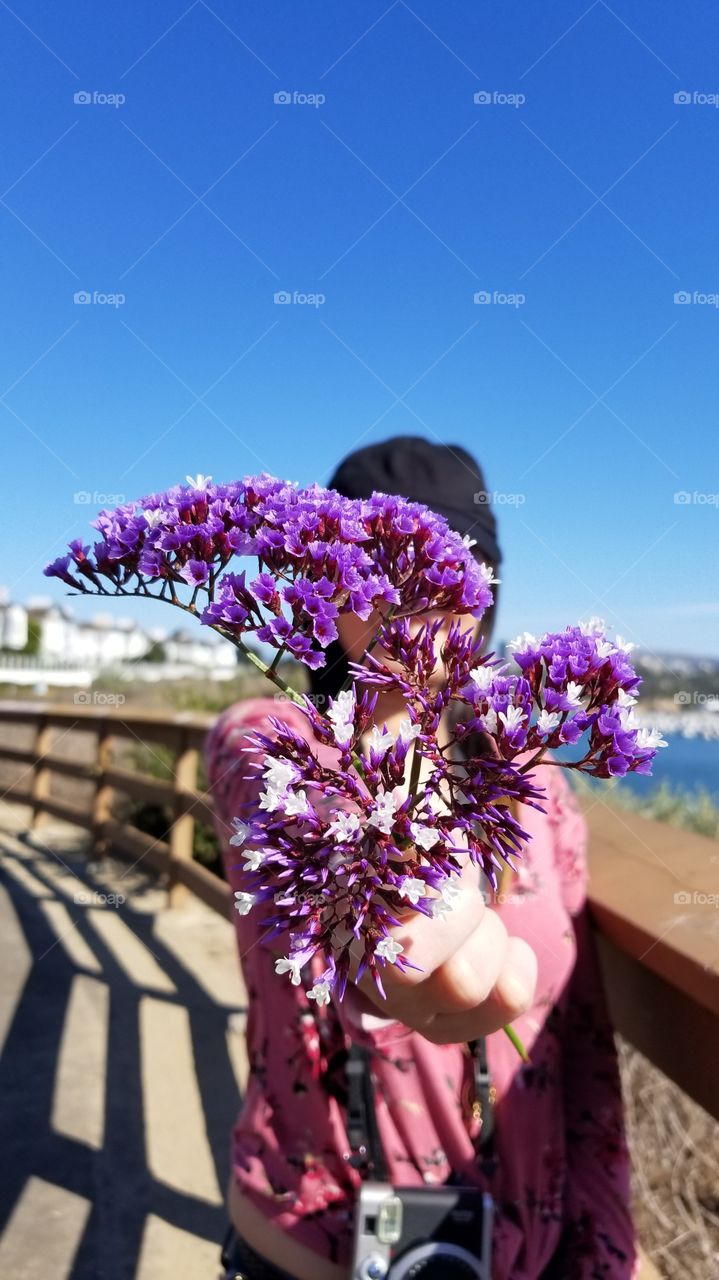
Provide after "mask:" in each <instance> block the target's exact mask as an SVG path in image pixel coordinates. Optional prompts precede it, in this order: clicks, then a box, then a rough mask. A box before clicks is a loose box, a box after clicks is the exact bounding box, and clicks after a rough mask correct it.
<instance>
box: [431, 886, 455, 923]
mask: <svg viewBox="0 0 719 1280" xmlns="http://www.w3.org/2000/svg"><path fill="white" fill-rule="evenodd" d="M459 896H460V892H459V889H458V887H457V885H456V884H455V883H454V881H453V880H445V882H444V884H443V885H442V888H441V889H440V892H439V897H438V898H435V900H434V902H433V903H432V915H433V916H434V918H435V920H444V919H445V917H446V916H448V915H449V913H450V911H452V910H453V909H454V905H455V903H456V901H457V899H458V898H459Z"/></svg>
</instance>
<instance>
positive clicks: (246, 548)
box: [45, 475, 492, 667]
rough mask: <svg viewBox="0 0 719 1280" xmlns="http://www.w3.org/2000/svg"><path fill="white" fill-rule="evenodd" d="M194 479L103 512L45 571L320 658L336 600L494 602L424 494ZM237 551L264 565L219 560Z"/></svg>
mask: <svg viewBox="0 0 719 1280" xmlns="http://www.w3.org/2000/svg"><path fill="white" fill-rule="evenodd" d="M188 481H189V482H190V483H189V485H188V486H181V485H176V486H174V487H173V488H171V489H169V490H168V491H167V492H166V493H162V494H151V495H150V496H149V497H145V498H140V499H138V500H137V501H136V502H129V503H123V505H122V506H119V507H116V508H115V509H114V510H113V511H102V512H100V515H99V516H98V517H97V519H96V520H95V521H94V522H93V524H94V527H95V528H96V529H97V530H98V531H99V534H100V539H99V541H97V542H95V544H94V546H93V548H92V550H91V548H90V546H89V545H87V546H86V545H84V544H83V543H82V542H81V541H79V540H75V541H73V542H71V543H70V544H69V546H70V550H69V554H67V555H64V556H61V557H60V558H59V559H58V560H55V561H54V562H53V563H52V564H50V565H48V566H47V568H46V569H45V573H46V574H47V575H48V576H51V577H58V578H61V579H62V580H63V581H64V582H66V583H68V585H69V586H71V587H73V588H74V589H75V590H76V591H81V592H83V593H85V594H100V595H107V594H110V595H127V594H141V595H155V596H156V597H157V598H159V599H166V600H168V601H169V602H170V603H172V604H176V605H180V607H184V608H186V609H189V610H190V611H191V612H193V613H197V614H199V616H200V620H201V622H203V623H204V624H205V625H207V626H212V627H214V629H215V630H217V631H219V632H220V633H221V634H222V635H224V636H226V637H227V638H229V639H231V640H233V641H238V640H242V638H243V637H246V636H248V635H255V636H257V638H258V640H260V641H262V642H264V643H266V644H268V645H271V646H272V647H273V648H274V649H276V650H277V651H278V652H279V653H283V652H286V653H288V654H291V655H292V657H294V658H296V659H299V661H301V662H303V663H305V664H306V665H307V666H309V667H319V666H324V664H325V653H324V651H325V649H326V648H327V645H328V644H330V642H331V641H333V640H334V639H336V637H337V625H336V619H337V617H338V615H339V614H340V613H345V612H351V613H354V614H357V615H358V616H359V617H360V618H363V619H365V620H366V619H367V618H369V617H370V615H371V614H372V612H373V610H378V611H379V612H381V613H385V614H386V613H387V612H388V611H389V610H390V609H391V611H392V613H393V615H394V616H396V617H409V616H412V615H417V614H421V613H424V612H426V611H427V610H430V609H432V610H442V611H445V612H449V613H454V614H462V613H472V614H474V615H476V616H480V615H481V614H482V612H483V611H484V610H485V609H486V608H487V607H488V605H490V604H491V602H492V592H491V589H490V584H491V581H492V574H491V570H490V569H488V568H486V567H485V566H483V565H479V564H478V563H477V561H476V560H475V558H474V556H473V555H472V553H471V550H470V548H469V546H468V545H467V543H466V542H464V541H463V540H462V538H460V537H459V535H458V534H456V533H453V532H452V531H451V530H450V528H449V526H448V524H447V522H446V520H444V519H443V518H442V517H441V516H438V515H435V514H434V512H432V511H430V510H429V509H428V508H427V507H425V506H422V505H421V504H419V503H415V502H407V501H406V500H405V499H403V498H396V497H388V496H386V495H383V494H374V495H373V497H372V498H369V499H367V500H365V501H355V500H352V499H349V498H343V497H341V496H340V495H339V494H337V493H334V492H333V491H332V490H329V489H322V488H320V487H319V486H318V485H311V486H310V487H309V488H305V489H300V488H298V487H297V486H296V485H293V484H288V483H285V482H283V481H280V480H276V479H274V478H273V477H272V476H267V475H261V476H252V477H246V478H245V479H244V480H241V481H235V482H233V483H231V484H223V485H216V484H212V477H210V476H202V475H200V476H197V477H196V478H195V479H194V480H193V479H192V478H191V477H189V476H188ZM235 556H247V557H251V558H256V560H257V564H258V568H259V573H258V574H257V575H256V576H255V577H253V578H250V579H249V580H247V575H246V573H239V574H238V573H232V572H229V571H226V569H227V566H228V565H229V563H230V561H231V560H232V559H233V557H235ZM188 588H189V589H190V591H191V596H190V599H189V602H185V601H184V600H183V592H185V591H186V590H187V589H188ZM198 601H202V602H203V605H201V606H200V607H198ZM203 606H204V607H203Z"/></svg>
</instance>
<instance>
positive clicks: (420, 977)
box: [352, 861, 537, 1044]
mask: <svg viewBox="0 0 719 1280" xmlns="http://www.w3.org/2000/svg"><path fill="white" fill-rule="evenodd" d="M454 883H456V884H457V886H458V888H459V890H460V895H459V897H458V898H457V899H456V901H455V902H454V904H453V907H452V910H451V911H449V913H448V914H447V915H446V916H445V917H444V918H443V919H442V918H436V919H431V918H429V917H427V916H424V915H422V914H420V913H419V912H416V911H409V912H407V915H406V918H405V919H404V920H403V922H402V924H401V925H399V926H397V927H395V928H394V929H392V931H391V934H392V937H394V938H395V939H396V941H397V942H400V943H401V944H402V946H403V948H404V951H403V955H404V956H406V957H407V959H409V960H412V961H413V962H414V964H416V965H419V966H420V967H421V971H418V970H417V969H408V970H406V972H404V973H402V972H401V970H399V969H398V968H397V966H396V965H394V964H389V963H386V964H382V965H381V967H380V972H381V978H382V984H383V986H384V989H385V991H386V993H387V999H386V1000H383V999H382V997H381V995H380V994H379V992H378V990H377V988H376V986H375V984H374V982H373V980H372V978H371V977H370V975H369V974H368V973H366V972H365V973H364V974H363V975H362V978H361V979H360V982H359V983H358V984H357V986H358V990H359V991H361V992H362V993H363V994H364V995H365V996H366V997H368V999H369V1000H370V1001H371V1002H372V1004H373V1005H374V1006H375V1007H376V1008H377V1011H378V1012H379V1013H381V1014H383V1015H384V1017H386V1018H391V1019H396V1020H397V1021H399V1022H402V1023H404V1024H405V1026H408V1027H411V1028H412V1029H413V1030H415V1031H418V1032H419V1033H420V1034H421V1035H423V1036H424V1037H425V1038H426V1039H427V1040H431V1041H432V1042H433V1043H434V1044H461V1043H463V1042H465V1041H467V1040H473V1039H475V1038H476V1037H478V1036H484V1035H489V1034H490V1033H491V1032H493V1031H498V1030H499V1029H500V1027H503V1026H505V1024H506V1023H508V1022H511V1021H512V1019H513V1018H516V1017H517V1016H518V1015H519V1014H520V1013H524V1012H526V1010H527V1009H528V1008H530V1007H531V1005H532V1002H533V998H534V991H535V987H536V983H537V959H536V956H535V954H534V951H533V950H532V948H531V947H530V946H529V944H528V943H527V942H525V941H524V939H523V938H515V937H510V936H509V934H508V933H507V930H506V928H505V926H504V925H503V923H502V921H501V920H500V918H499V915H498V914H497V913H496V912H495V911H492V909H491V908H489V907H487V906H486V904H485V902H484V899H483V897H482V893H481V891H480V888H479V870H478V868H477V867H475V866H474V864H473V863H471V862H469V861H468V863H467V866H466V867H465V869H464V870H463V872H462V876H461V878H459V879H457V880H455V881H454ZM352 950H353V953H354V954H355V957H356V958H359V956H360V955H361V950H362V948H361V946H360V945H359V944H357V943H354V944H353V946H352ZM355 972H356V968H355Z"/></svg>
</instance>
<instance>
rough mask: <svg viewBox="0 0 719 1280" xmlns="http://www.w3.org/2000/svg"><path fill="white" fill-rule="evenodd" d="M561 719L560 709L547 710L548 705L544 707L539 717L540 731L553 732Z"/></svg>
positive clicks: (538, 725)
mask: <svg viewBox="0 0 719 1280" xmlns="http://www.w3.org/2000/svg"><path fill="white" fill-rule="evenodd" d="M561 719H562V717H561V715H560V713H559V712H558V711H547V709H546V707H542V710H541V711H540V713H539V716H538V718H537V729H538V731H539V733H553V732H554V730H555V729H556V728H557V725H558V724H559V723H560V721H561Z"/></svg>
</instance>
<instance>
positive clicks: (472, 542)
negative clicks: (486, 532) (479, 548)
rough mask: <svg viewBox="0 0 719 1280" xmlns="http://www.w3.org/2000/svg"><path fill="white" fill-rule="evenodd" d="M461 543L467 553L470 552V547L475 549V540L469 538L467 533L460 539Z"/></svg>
mask: <svg viewBox="0 0 719 1280" xmlns="http://www.w3.org/2000/svg"><path fill="white" fill-rule="evenodd" d="M462 542H463V543H464V545H465V547H466V548H467V550H468V551H471V550H472V547H476V545H477V539H476V538H470V536H469V534H468V533H465V535H464V537H463V538H462Z"/></svg>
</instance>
